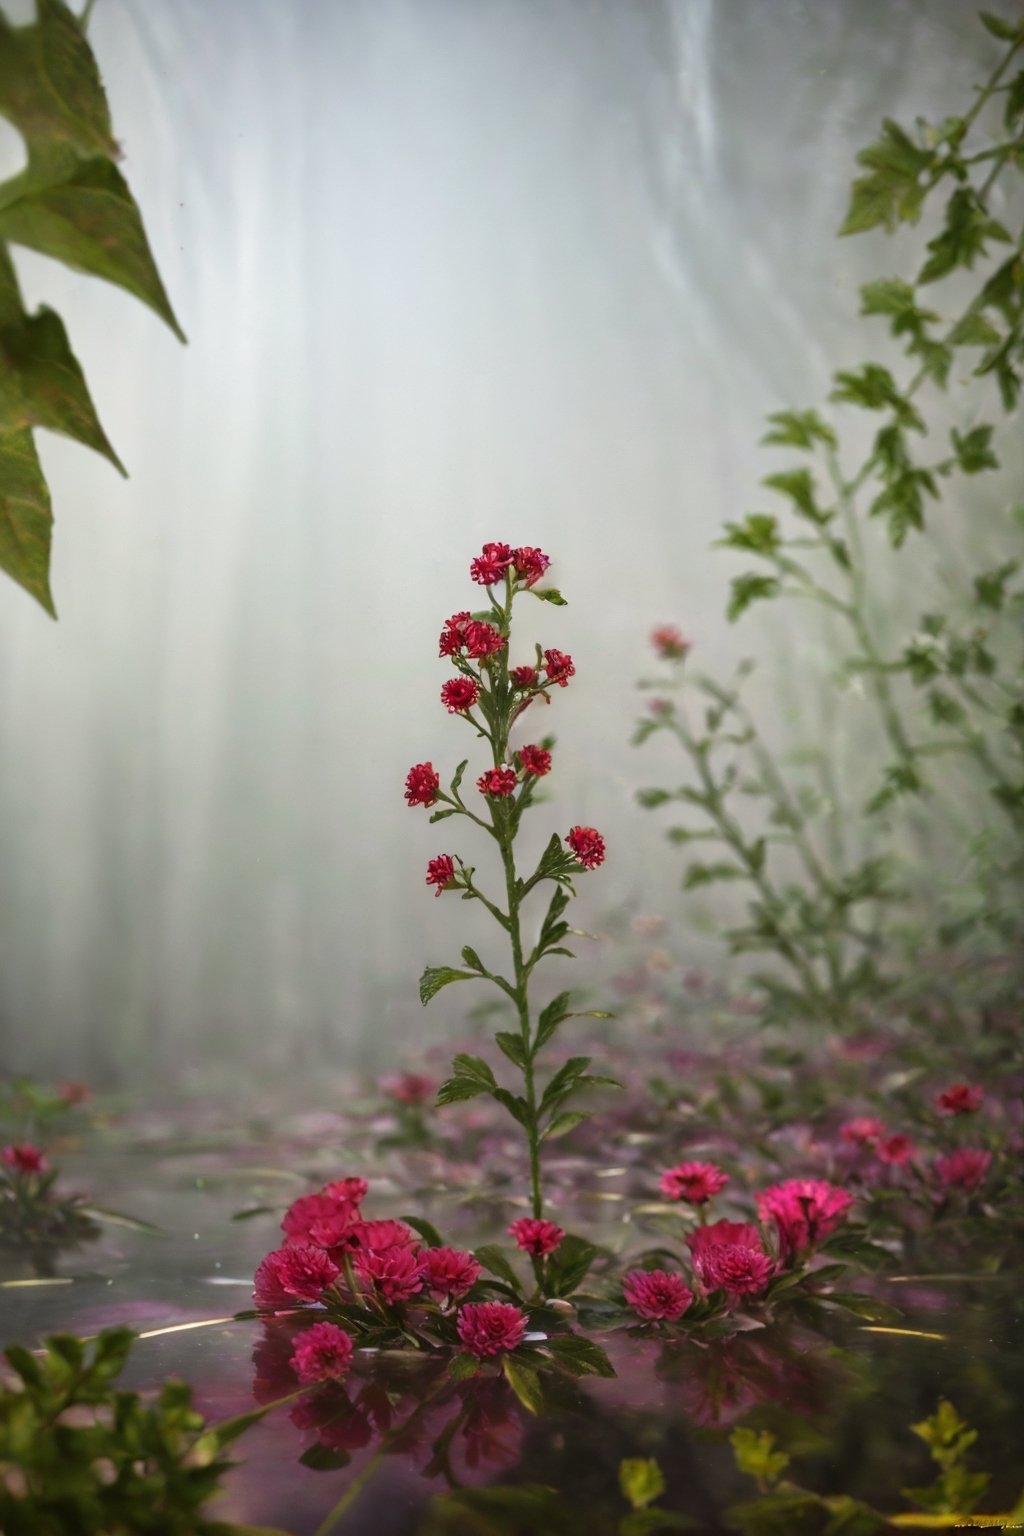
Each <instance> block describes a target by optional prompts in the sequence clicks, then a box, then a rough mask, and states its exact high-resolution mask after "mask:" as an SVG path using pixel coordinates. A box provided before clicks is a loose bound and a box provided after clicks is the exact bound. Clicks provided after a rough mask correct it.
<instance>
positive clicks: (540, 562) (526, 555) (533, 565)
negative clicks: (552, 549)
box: [512, 544, 551, 587]
mask: <svg viewBox="0 0 1024 1536" xmlns="http://www.w3.org/2000/svg"><path fill="white" fill-rule="evenodd" d="M512 558H513V560H514V562H515V567H516V575H517V576H518V577H519V579H520V581H525V583H526V585H527V586H528V587H532V586H533V585H534V584H535V583H536V582H538V581H540V579H541V577H542V576H543V575H544V572H545V571H546V570H547V568H548V566H549V565H550V564H551V561H550V560H549V559H548V557H547V555H546V554H545V553H544V551H543V550H540V549H534V548H533V547H532V546H531V545H529V544H524V545H523V546H522V548H521V549H514V550H513V551H512Z"/></svg>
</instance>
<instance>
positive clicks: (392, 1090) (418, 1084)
mask: <svg viewBox="0 0 1024 1536" xmlns="http://www.w3.org/2000/svg"><path fill="white" fill-rule="evenodd" d="M380 1086H381V1087H382V1088H383V1090H384V1092H385V1093H386V1094H389V1095H390V1097H391V1098H393V1099H395V1100H396V1101H397V1103H399V1104H422V1103H424V1102H425V1100H427V1099H429V1098H432V1097H433V1094H434V1090H435V1089H436V1087H437V1084H436V1082H435V1081H434V1079H433V1078H432V1077H426V1076H424V1074H423V1073H422V1072H399V1073H397V1074H396V1076H394V1077H382V1078H381V1080H380ZM404 1225H405V1224H404V1222H403V1226H404ZM406 1231H408V1228H406Z"/></svg>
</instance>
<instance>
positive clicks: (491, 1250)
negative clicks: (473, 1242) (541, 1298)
mask: <svg viewBox="0 0 1024 1536" xmlns="http://www.w3.org/2000/svg"><path fill="white" fill-rule="evenodd" d="M473 1257H474V1259H476V1261H477V1263H478V1264H482V1265H483V1267H484V1269H486V1270H487V1273H488V1274H490V1275H497V1277H498V1279H499V1280H504V1281H505V1283H506V1285H510V1286H511V1287H512V1289H513V1290H514V1291H515V1292H516V1294H517V1295H520V1294H521V1293H522V1289H523V1287H522V1282H521V1281H520V1279H519V1276H518V1275H517V1274H516V1272H515V1270H514V1269H513V1268H512V1265H511V1264H510V1263H509V1261H508V1259H507V1258H506V1257H505V1254H504V1252H503V1251H502V1249H500V1248H498V1247H497V1246H496V1245H495V1244H493V1243H484V1244H483V1246H482V1247H480V1248H474V1249H473Z"/></svg>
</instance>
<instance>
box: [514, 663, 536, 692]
mask: <svg viewBox="0 0 1024 1536" xmlns="http://www.w3.org/2000/svg"><path fill="white" fill-rule="evenodd" d="M508 675H509V677H510V678H511V680H512V682H513V683H515V685H516V687H517V688H536V686H537V684H538V683H539V682H540V673H539V672H538V671H537V668H536V667H513V668H512V670H511V671H510V672H509V674H508Z"/></svg>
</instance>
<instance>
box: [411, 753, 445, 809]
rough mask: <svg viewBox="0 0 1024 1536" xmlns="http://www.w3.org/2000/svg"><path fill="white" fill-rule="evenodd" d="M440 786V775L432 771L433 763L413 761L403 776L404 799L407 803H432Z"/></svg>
mask: <svg viewBox="0 0 1024 1536" xmlns="http://www.w3.org/2000/svg"><path fill="white" fill-rule="evenodd" d="M440 788H441V775H440V774H439V773H435V772H434V765H433V763H415V764H414V765H413V766H412V767H411V768H410V769H409V772H408V773H407V774H406V776H405V799H406V804H408V805H433V803H434V801H435V800H436V799H437V792H438V790H439V789H440Z"/></svg>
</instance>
